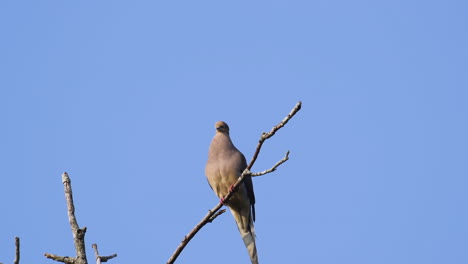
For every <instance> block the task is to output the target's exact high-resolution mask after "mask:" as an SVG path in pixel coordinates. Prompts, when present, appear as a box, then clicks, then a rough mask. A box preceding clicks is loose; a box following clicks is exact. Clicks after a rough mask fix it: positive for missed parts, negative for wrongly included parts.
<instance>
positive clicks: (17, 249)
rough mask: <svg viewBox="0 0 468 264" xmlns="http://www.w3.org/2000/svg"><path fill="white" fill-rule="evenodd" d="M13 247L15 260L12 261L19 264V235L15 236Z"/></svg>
mask: <svg viewBox="0 0 468 264" xmlns="http://www.w3.org/2000/svg"><path fill="white" fill-rule="evenodd" d="M15 248H16V253H15V260H14V261H13V263H14V264H19V261H20V239H19V237H15Z"/></svg>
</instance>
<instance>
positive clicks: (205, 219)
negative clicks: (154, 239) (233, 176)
mask: <svg viewBox="0 0 468 264" xmlns="http://www.w3.org/2000/svg"><path fill="white" fill-rule="evenodd" d="M301 106H302V103H301V102H300V101H299V102H298V103H297V104H296V105H295V106H294V108H293V109H292V110H291V112H290V113H289V114H288V115H287V116H286V117H285V118H284V119H283V120H282V121H281V122H280V123H279V124H278V125H276V126H274V127H273V128H272V129H271V130H270V132H268V133H265V132H264V133H262V136H261V137H260V140H259V141H258V145H257V149H256V150H255V153H254V155H253V157H252V160H251V161H250V163H249V165H248V166H247V168H246V169H245V170H244V172H242V174H241V175H240V176H239V178H238V179H237V182H236V183H235V184H234V185H233V186H232V187H231V189H230V191H229V192H228V193H227V194H226V196H224V197H223V199H221V201H225V202H226V201H228V200H229V198H231V196H232V195H233V193H234V192H235V191H236V190H237V188H238V186H239V185H240V183H241V182H242V181H243V180H244V178H245V177H252V176H260V175H264V174H267V173H270V172H273V171H275V170H276V169H277V168H278V166H280V165H281V164H283V163H284V162H286V161H287V160H288V159H289V157H288V156H289V151H288V152H287V153H286V156H285V157H284V158H283V159H282V160H280V161H279V162H278V163H276V164H275V165H274V166H273V167H272V168H271V169H268V170H266V171H263V172H259V173H252V172H250V169H251V168H252V166H253V165H254V163H255V161H256V160H257V157H258V154H259V153H260V149H261V148H262V145H263V142H265V140H267V139H269V138H270V137H272V136H273V135H274V134H275V133H276V132H277V131H278V130H279V129H280V128H282V127H283V126H284V125H286V123H288V121H289V120H290V119H291V118H292V117H293V116H294V115H295V114H296V113H297V112H298V111H299V110H300V109H301ZM222 206H223V204H222V203H221V202H219V203H218V204H217V205H216V206H215V207H214V208H213V209H211V210H209V211H208V214H206V215H205V217H203V219H202V220H201V221H200V222H199V223H198V224H197V225H196V226H195V227H194V228H193V229H192V230H191V231H190V232H189V233H188V234H187V235H186V236H185V237H184V239H182V241H181V242H180V244H179V246H178V247H177V248H176V250H175V251H174V253H173V254H172V256H171V257H170V258H169V260H168V261H167V264H172V263H174V262H175V261H176V259H177V257H179V255H180V253H181V252H182V250H184V248H185V246H187V244H188V243H189V242H190V240H191V239H192V238H193V237H194V236H195V235H196V234H197V233H198V231H200V229H202V228H203V226H205V225H206V224H207V223H210V222H212V221H213V220H214V219H215V218H216V217H217V216H218V215H220V214H218V213H217V212H218V210H219V209H221V207H222Z"/></svg>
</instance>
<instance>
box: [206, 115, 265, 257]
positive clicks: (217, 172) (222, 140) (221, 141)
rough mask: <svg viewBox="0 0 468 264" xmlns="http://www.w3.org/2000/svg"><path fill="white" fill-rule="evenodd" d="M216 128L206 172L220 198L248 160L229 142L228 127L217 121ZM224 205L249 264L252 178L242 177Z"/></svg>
mask: <svg viewBox="0 0 468 264" xmlns="http://www.w3.org/2000/svg"><path fill="white" fill-rule="evenodd" d="M215 128H216V134H215V136H214V137H213V140H212V141H211V145H210V149H209V152H208V162H207V163H206V168H205V174H206V177H207V178H208V182H209V184H210V186H211V189H213V191H214V192H215V194H216V195H217V196H218V197H219V198H221V199H222V198H223V197H224V196H225V195H226V194H227V193H228V191H229V189H230V188H231V186H232V185H233V184H234V183H235V182H236V181H237V178H239V177H240V175H241V174H242V172H243V171H244V169H245V168H247V162H246V160H245V157H244V154H242V153H241V152H240V151H239V150H238V149H237V148H236V147H235V146H234V144H233V143H232V141H231V138H230V137H229V126H228V125H227V124H226V123H225V122H223V121H218V122H216V124H215ZM226 205H227V206H228V207H229V209H230V210H231V213H232V215H233V216H234V220H236V224H237V228H238V229H239V232H240V234H241V236H242V239H243V240H244V244H245V247H246V248H247V251H248V252H249V255H250V261H251V262H252V264H258V258H257V247H256V245H255V232H254V226H253V222H254V221H255V206H254V205H255V195H254V190H253V184H252V178H251V177H246V178H245V179H244V181H243V183H242V184H241V185H240V186H239V188H238V189H237V191H236V192H235V193H234V194H233V195H232V196H231V198H230V199H229V201H227V202H226Z"/></svg>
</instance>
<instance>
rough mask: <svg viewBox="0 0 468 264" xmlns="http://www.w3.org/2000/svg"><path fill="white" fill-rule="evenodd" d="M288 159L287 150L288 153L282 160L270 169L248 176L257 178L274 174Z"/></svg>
mask: <svg viewBox="0 0 468 264" xmlns="http://www.w3.org/2000/svg"><path fill="white" fill-rule="evenodd" d="M288 159H289V150H288V152H286V155H285V156H284V158H283V159H282V160H280V161H278V162H277V163H276V164H275V165H274V166H273V167H271V168H270V169H268V170H264V171H262V172H255V173H251V174H250V176H252V177H257V176H262V175H265V174H268V173H270V172H274V171H275V170H276V169H277V168H278V167H279V166H280V165H281V164H283V163H285V162H286V161H287V160H288Z"/></svg>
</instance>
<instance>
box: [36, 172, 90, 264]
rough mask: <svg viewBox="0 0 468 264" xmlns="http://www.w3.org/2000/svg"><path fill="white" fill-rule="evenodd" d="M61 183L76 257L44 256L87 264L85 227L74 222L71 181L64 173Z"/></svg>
mask: <svg viewBox="0 0 468 264" xmlns="http://www.w3.org/2000/svg"><path fill="white" fill-rule="evenodd" d="M62 183H63V188H64V190H65V199H66V200H67V209H68V210H67V211H68V221H69V222H70V227H71V230H72V234H73V243H74V245H75V251H76V257H61V256H57V255H54V254H49V253H45V254H44V256H46V257H47V258H50V259H53V260H55V261H59V262H63V263H67V264H88V260H87V258H86V247H85V240H84V237H85V233H86V227H83V228H80V227H79V226H78V222H77V221H76V216H75V205H74V204H73V192H72V188H71V180H70V177H69V176H68V173H66V172H64V173H63V174H62Z"/></svg>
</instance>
